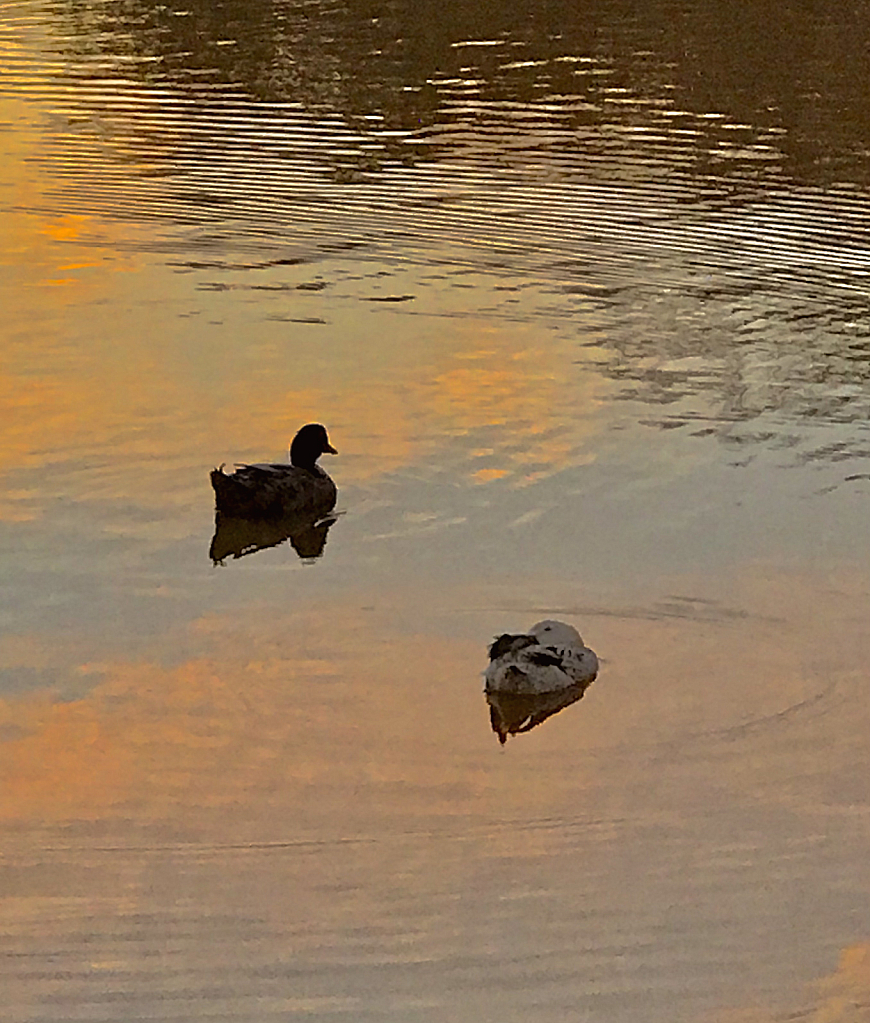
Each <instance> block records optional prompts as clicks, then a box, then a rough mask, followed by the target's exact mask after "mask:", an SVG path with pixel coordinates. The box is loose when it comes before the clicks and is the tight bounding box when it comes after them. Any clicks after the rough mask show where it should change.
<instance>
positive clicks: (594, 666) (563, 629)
mask: <svg viewBox="0 0 870 1023" xmlns="http://www.w3.org/2000/svg"><path fill="white" fill-rule="evenodd" d="M489 657H490V661H489V666H488V667H487V669H486V671H485V672H484V673H483V677H484V679H485V685H484V691H485V692H487V693H516V694H523V695H527V694H536V693H555V692H558V691H559V690H562V689H570V688H572V687H574V686H586V685H589V683H590V682H592V681H593V680H594V678H595V676H596V675H597V674H598V658H597V657H596V656H595V653H594V652H593V651H592V650H590V649H589V647H586V646H584V645H583V640H582V639H581V638H580V633H579V632H578V631H577V630H576V629H575V628H574V626H573V625H567V624H566V623H565V622H556V621H551V620H549V619H547V620H545V621H543V622H538V623H537V625H533V626H532V627H531V629H529V631H528V632H527V633H521V634H511V633H504V634H503V635H501V636H497V637H496V639H495V641H494V642H493V643H492V645H491V646H490V648H489Z"/></svg>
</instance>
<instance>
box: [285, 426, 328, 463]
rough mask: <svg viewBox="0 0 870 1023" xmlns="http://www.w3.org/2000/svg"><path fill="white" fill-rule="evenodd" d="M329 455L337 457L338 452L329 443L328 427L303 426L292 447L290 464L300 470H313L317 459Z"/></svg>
mask: <svg viewBox="0 0 870 1023" xmlns="http://www.w3.org/2000/svg"><path fill="white" fill-rule="evenodd" d="M327 454H328V455H337V454H338V452H337V451H336V450H335V448H334V447H333V446H332V445H331V444H330V443H329V437H327V435H326V427H325V426H321V425H320V423H309V424H308V425H307V426H303V427H302V429H301V430H300V431H299V433H297V434H296V436H295V437H294V438H293V443H292V444H291V445H290V462H291V464H292V465H295V466H297V467H298V468H300V469H313V468H314V463H315V462H316V461H317V459H318V458H320V456H321V455H327Z"/></svg>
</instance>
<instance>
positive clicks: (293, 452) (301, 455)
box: [211, 423, 338, 519]
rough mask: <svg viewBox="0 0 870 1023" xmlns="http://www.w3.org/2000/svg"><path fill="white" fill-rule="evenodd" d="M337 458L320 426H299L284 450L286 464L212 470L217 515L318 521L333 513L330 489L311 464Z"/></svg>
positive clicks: (323, 474) (333, 491)
mask: <svg viewBox="0 0 870 1023" xmlns="http://www.w3.org/2000/svg"><path fill="white" fill-rule="evenodd" d="M324 454H330V455H337V454H338V452H337V451H336V450H335V448H334V447H333V446H332V445H331V444H330V443H329V437H328V436H327V434H326V428H325V427H323V426H321V425H320V423H309V424H308V425H307V426H303V427H302V429H301V430H300V431H299V433H297V434H296V436H295V437H294V438H293V443H292V444H291V445H290V464H289V465H286V464H282V463H280V462H276V463H271V464H267V463H258V464H256V465H237V466H236V467H235V472H233V473H225V472H224V471H223V466H221V467H220V468H219V469H212V473H211V485H212V486H213V487H214V496H215V507H216V509H217V511H218V514H219V515H225V516H232V517H233V518H240V519H264V518H278V517H282V516H287V515H300V516H305V517H310V518H318V517H320V516H323V515H328V514H329V513H330V512H331V511H332V509H333V508H334V507H335V498H336V489H335V484H334V483H333V482H332V480H331V479H330V478H329V476H328V475H327V474H326V472H324V470H323V469H321V467H320V466H319V465H318V464H317V459H318V458H320V456H321V455H324Z"/></svg>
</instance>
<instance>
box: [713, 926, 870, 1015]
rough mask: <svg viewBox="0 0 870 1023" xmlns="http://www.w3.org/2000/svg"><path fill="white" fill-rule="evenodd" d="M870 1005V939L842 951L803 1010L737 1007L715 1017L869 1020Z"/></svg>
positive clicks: (812, 989)
mask: <svg viewBox="0 0 870 1023" xmlns="http://www.w3.org/2000/svg"><path fill="white" fill-rule="evenodd" d="M868 1006H870V942H860V943H858V944H855V945H849V946H847V947H846V948H844V949H843V951H842V952H841V953H840V958H839V962H838V963H837V968H836V969H835V970H834V971H833V973H831V974H829V975H828V976H827V977H823V978H822V979H821V980H819V981H816V982H815V983H814V984H812V985H811V987H810V992H809V993H808V995H807V998H806V1000H805V1002H804V1004H803V1005H802V1006H801V1008H800V1009H798V1010H794V1009H792V1011H788V1010H786V1009H785V1008H784V1007H782V1006H778V1007H776V1008H771V1007H767V1006H757V1007H755V1008H744V1009H734V1010H732V1011H728V1012H725V1013H722V1014H720V1015H718V1016H717V1017H716V1020H717V1023H777V1021H779V1020H783V1019H800V1020H804V1021H806V1023H866V1021H867V1019H868Z"/></svg>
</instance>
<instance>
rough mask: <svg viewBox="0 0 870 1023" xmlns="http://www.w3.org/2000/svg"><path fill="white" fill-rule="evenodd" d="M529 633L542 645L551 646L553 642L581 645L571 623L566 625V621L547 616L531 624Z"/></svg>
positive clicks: (565, 644)
mask: <svg viewBox="0 0 870 1023" xmlns="http://www.w3.org/2000/svg"><path fill="white" fill-rule="evenodd" d="M529 635H530V636H534V637H535V639H536V640H537V641H538V642H539V643H540V644H541V645H542V646H553V645H554V644H558V645H559V646H583V640H582V639H581V638H580V633H579V632H578V631H577V630H576V629H575V628H574V626H573V625H568V623H567V622H557V621H553V620H552V619H549V618H548V619H545V620H544V621H543V622H538V623H537V624H536V625H533V626H532V627H531V628H530V629H529Z"/></svg>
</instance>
